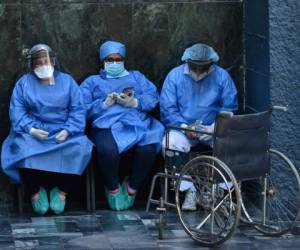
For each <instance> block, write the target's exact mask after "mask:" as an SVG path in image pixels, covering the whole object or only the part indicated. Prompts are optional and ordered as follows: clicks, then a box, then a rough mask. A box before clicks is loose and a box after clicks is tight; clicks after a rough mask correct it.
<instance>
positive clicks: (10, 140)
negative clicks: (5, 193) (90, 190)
mask: <svg viewBox="0 0 300 250" xmlns="http://www.w3.org/2000/svg"><path fill="white" fill-rule="evenodd" d="M28 60H29V63H28V65H29V68H30V72H29V73H28V74H25V75H23V76H22V77H21V78H20V79H19V80H18V82H17V83H16V86H15V88H14V91H13V94H12V98H11V103H10V109H9V115H10V120H11V123H12V127H11V131H10V134H9V136H8V137H7V138H6V140H5V141H4V143H3V146H2V153H1V163H2V168H3V171H4V172H5V173H6V174H7V175H8V176H9V177H10V178H11V179H12V181H14V182H20V181H21V180H23V181H24V182H25V185H26V186H27V188H28V190H29V192H30V194H31V195H32V196H31V203H32V207H33V210H34V211H35V212H36V213H38V214H45V213H46V212H47V211H48V209H49V206H50V208H51V210H52V211H53V212H54V213H56V214H60V213H62V212H63V211H64V208H65V203H66V196H67V194H68V192H69V190H70V187H71V186H73V185H76V184H75V181H76V176H78V175H81V174H82V172H83V170H84V169H85V167H86V165H87V164H88V162H89V159H90V156H91V151H92V147H93V144H92V142H91V141H90V140H89V139H88V138H87V137H86V136H85V135H84V129H85V109H84V107H83V102H82V95H81V92H80V89H79V87H78V85H77V83H76V82H75V81H74V79H73V78H72V77H71V76H70V75H68V74H65V73H62V72H60V71H58V70H56V69H55V67H56V65H57V63H56V58H55V55H54V53H53V51H52V49H51V48H50V47H49V46H47V45H45V44H37V45H35V46H33V47H32V48H31V49H30V51H29V55H28ZM46 187H48V188H50V190H51V191H50V194H49V198H50V204H49V201H48V196H47V191H46Z"/></svg>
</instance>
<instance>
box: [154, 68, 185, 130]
mask: <svg viewBox="0 0 300 250" xmlns="http://www.w3.org/2000/svg"><path fill="white" fill-rule="evenodd" d="M177 100H178V96H177V90H176V85H175V82H174V81H173V80H172V72H171V73H169V74H168V76H167V78H166V79H165V81H164V84H163V88H162V91H161V95H160V118H161V121H162V123H163V124H164V125H165V126H170V125H181V124H183V123H184V124H188V122H187V121H186V120H185V119H184V118H183V117H182V116H181V114H180V111H179V108H178V102H177Z"/></svg>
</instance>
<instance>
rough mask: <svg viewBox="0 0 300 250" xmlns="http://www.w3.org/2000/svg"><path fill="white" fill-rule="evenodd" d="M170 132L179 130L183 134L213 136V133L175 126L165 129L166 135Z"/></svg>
mask: <svg viewBox="0 0 300 250" xmlns="http://www.w3.org/2000/svg"><path fill="white" fill-rule="evenodd" d="M171 130H180V131H183V132H193V133H199V134H205V135H214V133H211V132H206V131H201V130H196V129H191V128H188V127H186V128H183V127H180V126H176V125H170V126H168V127H167V133H169V132H170V131H171Z"/></svg>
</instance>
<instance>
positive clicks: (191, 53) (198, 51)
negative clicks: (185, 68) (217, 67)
mask: <svg viewBox="0 0 300 250" xmlns="http://www.w3.org/2000/svg"><path fill="white" fill-rule="evenodd" d="M181 60H182V61H185V62H186V61H190V60H192V61H199V62H203V64H206V63H211V62H217V61H219V56H218V54H217V52H216V51H215V50H214V49H213V48H212V47H210V46H208V45H206V44H203V43H196V44H194V45H193V46H192V47H189V48H187V49H186V50H185V51H184V53H183V55H182V57H181Z"/></svg>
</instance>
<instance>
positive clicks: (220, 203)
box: [175, 155, 241, 246]
mask: <svg viewBox="0 0 300 250" xmlns="http://www.w3.org/2000/svg"><path fill="white" fill-rule="evenodd" d="M184 181H188V182H191V183H192V184H193V185H194V187H195V190H196V198H197V209H196V210H195V211H184V210H182V208H181V206H182V204H183V202H184V198H185V197H184V193H183V192H181V191H180V190H181V188H180V187H181V184H182V183H183V182H184ZM175 195H176V196H175V199H176V209H177V212H178V215H179V219H180V223H181V225H182V226H183V228H184V230H185V231H186V233H187V234H188V235H189V236H190V237H191V238H192V239H193V240H195V241H196V242H197V243H198V244H200V245H202V246H215V245H219V244H221V243H222V242H224V241H226V240H227V239H229V238H230V237H231V235H232V234H233V232H234V230H235V229H236V227H237V224H238V221H239V218H240V212H241V203H240V202H241V199H240V191H239V188H238V184H237V182H236V179H235V177H234V176H233V174H232V172H231V171H230V169H229V168H228V167H227V166H226V164H225V163H223V162H222V161H220V160H219V159H217V158H215V157H212V156H205V155H203V156H198V157H196V158H194V159H193V160H191V161H189V162H188V163H187V164H186V165H185V166H184V167H183V169H182V171H181V172H180V175H179V178H178V180H177V184H176V189H175Z"/></svg>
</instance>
